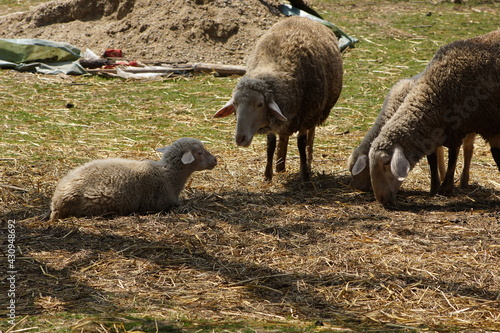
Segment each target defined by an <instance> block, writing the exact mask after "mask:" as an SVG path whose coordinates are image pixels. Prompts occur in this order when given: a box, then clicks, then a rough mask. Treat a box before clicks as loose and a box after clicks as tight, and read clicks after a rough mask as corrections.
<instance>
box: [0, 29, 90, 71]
mask: <svg viewBox="0 0 500 333" xmlns="http://www.w3.org/2000/svg"><path fill="white" fill-rule="evenodd" d="M79 58H80V49H78V48H77V47H75V46H73V45H71V44H68V43H62V42H53V41H49V40H43V39H4V38H0V68H4V69H16V70H19V71H29V72H38V73H43V74H60V73H63V74H69V75H81V74H86V73H87V71H86V70H85V69H84V68H83V67H82V66H81V65H80V64H79V63H78V59H79Z"/></svg>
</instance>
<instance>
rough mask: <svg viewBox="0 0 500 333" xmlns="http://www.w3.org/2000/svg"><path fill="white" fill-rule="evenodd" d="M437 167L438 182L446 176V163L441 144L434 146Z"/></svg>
mask: <svg viewBox="0 0 500 333" xmlns="http://www.w3.org/2000/svg"><path fill="white" fill-rule="evenodd" d="M436 156H437V168H438V171H439V182H441V180H443V179H444V177H445V176H446V164H445V163H444V149H443V146H440V147H437V148H436Z"/></svg>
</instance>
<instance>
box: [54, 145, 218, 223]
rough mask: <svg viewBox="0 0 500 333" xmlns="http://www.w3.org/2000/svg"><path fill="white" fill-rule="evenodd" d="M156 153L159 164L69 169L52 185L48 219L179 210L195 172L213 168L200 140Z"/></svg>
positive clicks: (108, 162) (122, 162) (113, 161)
mask: <svg viewBox="0 0 500 333" xmlns="http://www.w3.org/2000/svg"><path fill="white" fill-rule="evenodd" d="M157 150H158V151H159V152H161V153H163V156H162V158H161V159H160V160H159V161H152V160H144V161H135V160H128V159H121V158H110V159H102V160H95V161H91V162H89V163H86V164H84V165H82V166H80V167H78V168H76V169H74V170H72V171H71V172H69V173H68V174H67V175H66V176H65V177H63V178H62V179H61V180H60V182H59V183H58V185H57V186H56V189H55V191H54V195H53V197H52V202H51V207H50V208H51V214H50V220H51V221H55V220H57V219H62V218H66V217H69V216H77V217H82V216H100V215H104V214H116V215H128V214H131V213H136V212H137V213H140V212H160V211H163V210H168V209H171V208H173V207H177V206H179V204H180V201H179V194H180V192H181V191H182V189H183V188H184V185H185V184H186V181H187V180H188V178H189V177H190V176H191V174H192V173H193V172H194V171H201V170H206V169H213V168H214V167H215V166H216V165H217V159H216V158H215V157H214V156H213V155H212V154H210V153H209V152H208V151H207V150H205V148H204V147H203V143H202V142H201V141H200V140H198V139H193V138H181V139H179V140H177V141H176V142H174V143H173V144H171V145H170V146H167V147H164V148H159V149H157Z"/></svg>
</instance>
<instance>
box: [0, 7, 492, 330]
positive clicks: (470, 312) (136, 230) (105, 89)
mask: <svg viewBox="0 0 500 333" xmlns="http://www.w3.org/2000/svg"><path fill="white" fill-rule="evenodd" d="M311 2H312V3H313V4H314V6H315V8H316V9H318V10H319V11H320V13H321V14H322V15H323V16H324V17H325V19H327V20H329V21H331V22H334V23H335V24H336V25H337V26H339V27H340V28H342V29H343V30H344V31H345V32H347V33H348V34H350V35H352V36H354V37H356V38H358V39H359V40H360V42H359V44H357V46H356V48H353V49H349V50H347V51H346V52H344V53H343V60H344V73H345V74H344V88H343V91H342V95H341V98H340V100H339V102H338V103H337V104H336V106H335V107H334V108H333V110H332V112H331V115H330V117H329V119H328V120H327V122H326V123H325V124H324V125H323V126H321V127H320V128H318V130H317V134H316V144H315V152H314V154H315V155H314V162H313V176H312V180H311V182H308V183H302V182H301V181H300V179H299V175H298V170H299V165H298V164H299V163H298V153H297V149H296V144H295V140H290V143H291V144H290V147H289V155H288V165H287V171H286V172H284V173H280V174H277V175H275V178H274V179H273V182H272V183H268V182H266V181H264V177H263V172H264V164H265V137H263V136H258V137H256V138H255V139H254V142H253V143H252V145H251V146H250V147H249V148H240V147H237V146H236V144H235V143H234V138H233V136H234V130H235V120H234V117H228V118H222V119H214V118H212V115H213V114H214V113H215V112H216V111H217V110H218V108H219V107H221V106H222V105H223V104H224V103H225V102H226V101H227V100H228V98H229V97H230V94H231V91H232V89H233V87H234V86H235V84H236V82H237V80H238V78H237V77H213V76H211V75H197V76H188V77H170V78H163V79H157V80H152V81H134V80H120V79H107V78H103V77H98V76H84V77H68V76H44V75H37V74H30V73H20V72H14V71H7V70H4V71H0V106H1V107H0V119H1V122H0V126H1V127H0V128H1V130H0V226H1V228H0V235H1V240H2V242H1V243H2V248H1V251H2V252H1V253H2V258H1V262H2V266H1V270H0V276H1V277H2V279H1V283H0V285H1V286H2V288H1V290H2V291H1V296H0V299H2V308H1V309H0V316H1V318H2V319H1V320H0V331H1V332H10V333H13V332H498V331H500V265H499V262H500V210H499V208H498V205H499V204H500V177H499V174H498V169H497V167H496V165H495V163H494V161H493V159H492V157H491V154H490V152H489V147H488V146H487V145H485V143H484V141H483V140H482V139H480V138H478V139H477V141H476V144H475V151H474V158H473V164H472V168H471V182H470V185H469V186H468V187H467V188H466V189H458V188H457V189H455V191H454V193H453V195H451V196H449V197H444V196H439V195H438V196H434V197H430V196H429V194H428V192H429V188H430V181H429V179H430V178H429V172H428V166H427V163H426V161H425V160H422V161H421V162H420V163H419V164H418V165H417V166H416V167H415V169H414V170H412V172H411V174H410V176H409V178H408V179H407V180H406V181H405V182H404V184H403V186H402V189H401V190H400V192H399V193H398V197H397V203H396V204H394V205H392V206H390V207H388V208H384V207H382V206H380V205H379V204H378V203H376V202H375V201H374V196H373V194H372V193H364V192H360V191H357V190H355V189H354V188H352V187H351V185H350V176H349V172H348V170H346V162H347V159H348V157H349V155H350V154H351V152H352V150H353V149H354V148H355V147H356V146H357V144H358V143H359V142H360V140H361V139H362V138H363V136H364V135H365V134H366V132H367V130H368V129H369V128H370V126H371V124H372V123H373V121H374V119H375V118H376V116H377V114H378V112H379V110H380V107H381V105H382V103H383V100H384V97H385V94H386V93H387V92H388V90H389V89H390V87H391V86H392V85H393V84H394V83H395V82H397V81H398V80H399V79H401V78H404V77H409V76H413V75H415V74H417V73H419V72H421V71H422V70H423V69H424V68H425V66H426V64H427V62H428V61H429V60H430V59H431V58H432V56H433V54H434V53H435V51H436V50H437V48H439V46H441V45H444V44H446V43H449V42H451V41H453V40H457V39H463V38H468V37H472V36H477V35H480V34H483V33H486V32H489V31H492V30H495V29H498V28H500V26H499V22H500V17H499V16H500V15H499V13H500V3H499V2H498V1H465V3H464V4H462V5H455V4H451V3H448V2H440V1H381V0H372V1H342V2H341V3H337V1H335V2H334V1H327V0H316V1H311ZM38 3H40V1H32V2H31V4H38ZM29 4H30V2H21V1H2V2H0V13H10V12H14V11H19V10H24V9H26V8H27V6H28V5H29ZM183 136H192V137H196V138H200V139H202V140H203V141H204V142H205V146H206V148H207V149H208V150H210V151H211V152H212V153H213V154H214V155H217V156H218V162H219V165H218V166H217V167H216V168H215V169H213V170H211V171H203V172H198V173H195V174H194V175H193V177H192V178H191V181H190V182H189V183H188V186H187V187H186V189H185V190H184V192H183V193H182V197H183V204H182V205H181V207H179V208H178V209H175V210H173V211H171V212H165V213H158V214H152V215H133V216H125V217H116V218H68V219H64V220H59V221H57V222H50V223H49V222H48V221H47V220H46V218H45V217H46V214H47V212H48V210H49V205H50V199H51V196H52V193H53V190H54V188H55V186H56V184H57V181H58V180H59V179H60V178H61V177H63V176H64V175H65V174H66V173H67V172H68V171H69V170H71V169H72V168H74V167H76V166H78V165H80V164H82V163H85V162H87V161H90V160H93V159H97V158H108V157H124V158H133V159H145V158H149V159H157V158H158V157H159V156H158V154H157V153H156V152H155V149H156V148H158V147H163V146H166V145H168V144H170V143H171V142H173V141H175V140H176V139H177V138H180V137H183ZM460 163H461V161H459V166H458V168H457V170H458V171H457V173H458V172H459V171H460V170H461V164H460ZM456 178H457V179H458V174H457V177H456ZM9 230H14V231H15V240H14V242H15V246H16V258H15V261H10V262H9V261H7V257H6V255H7V252H8V251H7V249H8V242H7V241H8V234H9ZM5 263H6V264H5ZM10 265H12V266H10ZM12 270H14V271H15V273H14V274H12V273H10V271H12ZM11 275H14V276H15V283H13V285H14V291H15V296H14V297H11V296H9V295H8V291H9V289H11V290H12V284H11V282H12V281H13V280H8V278H9V277H10V276H11ZM4 300H5V302H4ZM12 300H14V301H15V315H16V317H15V320H14V325H11V323H9V320H8V319H9V318H8V317H7V313H8V312H9V311H10V310H9V309H7V306H6V305H4V304H10V303H9V302H12Z"/></svg>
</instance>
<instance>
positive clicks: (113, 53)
mask: <svg viewBox="0 0 500 333" xmlns="http://www.w3.org/2000/svg"><path fill="white" fill-rule="evenodd" d="M104 56H105V57H106V58H123V52H122V50H120V49H107V50H106V51H104Z"/></svg>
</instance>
